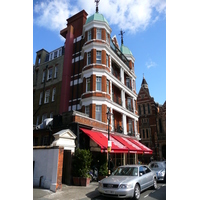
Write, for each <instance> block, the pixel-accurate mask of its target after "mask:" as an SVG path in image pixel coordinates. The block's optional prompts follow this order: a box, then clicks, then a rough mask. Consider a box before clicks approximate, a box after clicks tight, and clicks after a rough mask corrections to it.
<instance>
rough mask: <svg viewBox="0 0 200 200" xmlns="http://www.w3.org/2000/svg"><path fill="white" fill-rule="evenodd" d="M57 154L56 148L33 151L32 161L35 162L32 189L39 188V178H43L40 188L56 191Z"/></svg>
mask: <svg viewBox="0 0 200 200" xmlns="http://www.w3.org/2000/svg"><path fill="white" fill-rule="evenodd" d="M58 152H59V149H58V148H51V149H33V161H35V166H34V174H33V186H34V187H39V184H40V177H41V176H43V178H42V181H41V187H43V188H46V189H50V190H52V191H54V192H55V191H56V182H57V167H58Z"/></svg>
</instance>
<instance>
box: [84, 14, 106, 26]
mask: <svg viewBox="0 0 200 200" xmlns="http://www.w3.org/2000/svg"><path fill="white" fill-rule="evenodd" d="M91 21H101V22H106V23H107V24H108V21H107V20H106V18H105V17H104V16H103V15H102V14H99V13H94V14H93V15H91V16H90V17H88V18H87V20H86V23H85V24H88V23H90V22H91ZM108 25H109V24H108Z"/></svg>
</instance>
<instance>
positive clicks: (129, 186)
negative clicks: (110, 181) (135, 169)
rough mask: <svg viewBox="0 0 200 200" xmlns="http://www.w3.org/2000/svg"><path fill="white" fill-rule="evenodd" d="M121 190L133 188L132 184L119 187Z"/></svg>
mask: <svg viewBox="0 0 200 200" xmlns="http://www.w3.org/2000/svg"><path fill="white" fill-rule="evenodd" d="M119 188H122V189H128V188H133V185H132V184H121V185H120V186H119Z"/></svg>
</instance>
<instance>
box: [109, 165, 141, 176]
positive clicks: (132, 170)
mask: <svg viewBox="0 0 200 200" xmlns="http://www.w3.org/2000/svg"><path fill="white" fill-rule="evenodd" d="M113 175H115V176H138V167H118V168H117V169H116V170H115V171H114V172H113Z"/></svg>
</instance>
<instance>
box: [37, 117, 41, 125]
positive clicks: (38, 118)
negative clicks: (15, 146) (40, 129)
mask: <svg viewBox="0 0 200 200" xmlns="http://www.w3.org/2000/svg"><path fill="white" fill-rule="evenodd" d="M39 120H40V116H37V120H36V126H37V125H39V123H40V122H39Z"/></svg>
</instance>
